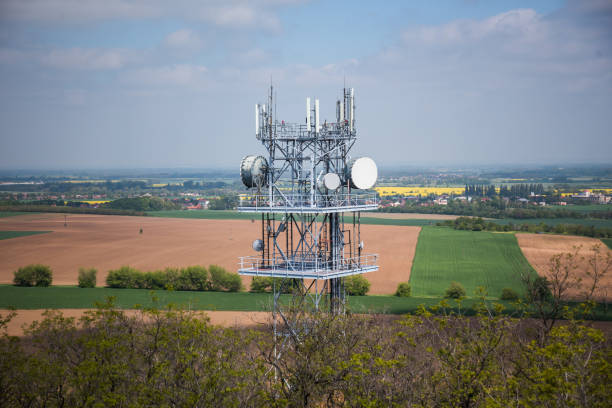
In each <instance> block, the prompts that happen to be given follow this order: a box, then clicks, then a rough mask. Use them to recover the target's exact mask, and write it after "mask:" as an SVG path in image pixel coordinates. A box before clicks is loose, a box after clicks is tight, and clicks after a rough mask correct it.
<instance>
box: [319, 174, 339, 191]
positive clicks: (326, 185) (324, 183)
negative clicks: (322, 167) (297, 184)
mask: <svg viewBox="0 0 612 408" xmlns="http://www.w3.org/2000/svg"><path fill="white" fill-rule="evenodd" d="M341 184H342V181H341V180H340V176H338V175H337V174H336V173H327V174H324V175H322V176H320V177H319V179H318V180H317V187H318V188H319V191H321V192H323V191H324V190H325V189H327V190H329V191H336V190H337V189H338V188H340V185H341Z"/></svg>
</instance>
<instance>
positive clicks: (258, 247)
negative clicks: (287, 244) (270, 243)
mask: <svg viewBox="0 0 612 408" xmlns="http://www.w3.org/2000/svg"><path fill="white" fill-rule="evenodd" d="M253 249H254V250H255V251H257V252H261V251H263V249H264V242H263V241H262V240H261V239H256V240H255V241H253Z"/></svg>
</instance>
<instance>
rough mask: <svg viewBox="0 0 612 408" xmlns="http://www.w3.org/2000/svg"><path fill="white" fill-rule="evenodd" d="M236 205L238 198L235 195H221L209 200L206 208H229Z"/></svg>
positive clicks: (215, 209)
mask: <svg viewBox="0 0 612 408" xmlns="http://www.w3.org/2000/svg"><path fill="white" fill-rule="evenodd" d="M236 205H238V200H237V199H236V197H235V196H223V197H220V198H215V199H212V200H210V202H209V203H208V208H209V209H210V210H214V211H218V210H231V209H233V208H234V207H236Z"/></svg>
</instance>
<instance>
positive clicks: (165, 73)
mask: <svg viewBox="0 0 612 408" xmlns="http://www.w3.org/2000/svg"><path fill="white" fill-rule="evenodd" d="M207 72H208V69H207V68H206V67H205V66H203V65H191V64H175V65H168V66H162V67H146V68H141V69H136V70H133V71H131V72H128V73H126V75H125V77H124V82H126V83H130V84H145V85H148V86H177V85H178V86H186V85H193V86H202V85H205V82H206V80H207V75H206V74H207Z"/></svg>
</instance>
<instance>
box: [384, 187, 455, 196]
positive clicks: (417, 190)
mask: <svg viewBox="0 0 612 408" xmlns="http://www.w3.org/2000/svg"><path fill="white" fill-rule="evenodd" d="M374 190H376V192H377V193H378V194H380V195H381V196H382V197H385V196H392V195H415V196H416V195H422V196H426V195H429V194H435V195H441V194H455V195H459V194H463V193H464V192H465V188H464V187H375V188H374Z"/></svg>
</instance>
